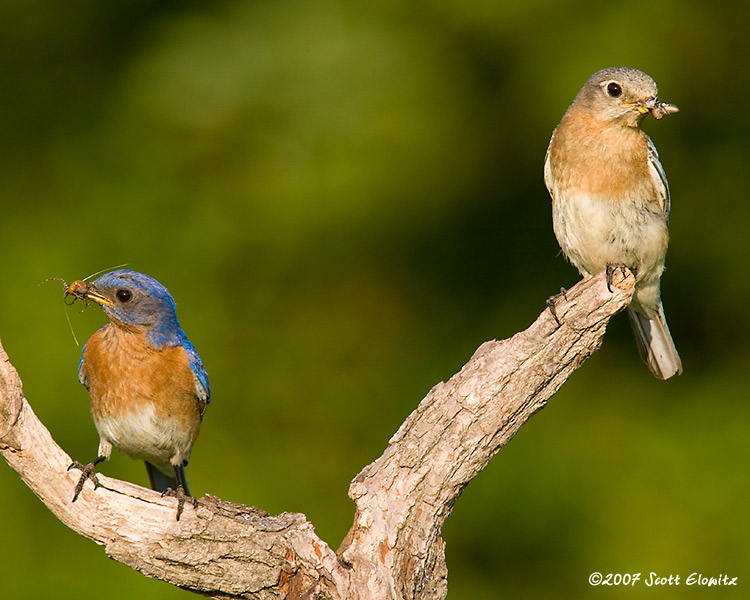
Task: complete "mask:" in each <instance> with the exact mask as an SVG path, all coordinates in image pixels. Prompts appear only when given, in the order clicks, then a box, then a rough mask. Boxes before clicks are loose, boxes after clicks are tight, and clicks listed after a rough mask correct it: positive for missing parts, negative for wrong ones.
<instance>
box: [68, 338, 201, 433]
mask: <svg viewBox="0 0 750 600" xmlns="http://www.w3.org/2000/svg"><path fill="white" fill-rule="evenodd" d="M81 374H82V375H83V377H84V378H85V381H86V382H87V387H88V390H89V394H90V396H91V412H92V414H93V416H94V419H95V420H99V418H107V419H109V418H117V417H118V415H126V414H129V413H133V412H140V411H141V410H142V409H143V408H144V407H145V406H147V405H151V406H153V407H154V413H155V416H156V417H157V418H159V419H165V420H170V421H174V422H175V425H177V426H180V427H181V428H184V429H185V430H190V431H193V432H194V433H193V435H192V436H191V437H192V438H193V439H194V437H195V436H197V434H198V429H199V427H200V404H199V400H198V398H197V396H196V393H195V379H194V376H193V372H192V370H191V369H190V363H189V360H188V356H187V352H186V351H185V349H184V348H183V347H182V346H175V347H165V348H163V349H161V350H155V349H153V348H151V347H150V346H149V345H148V342H147V341H146V339H145V336H144V335H143V334H142V333H140V332H137V331H136V332H132V331H126V330H123V329H121V328H117V327H114V326H113V325H111V324H107V325H105V326H104V327H102V328H101V329H99V331H97V332H96V333H95V334H94V335H93V336H92V337H91V338H90V339H89V341H88V342H87V344H86V349H85V351H84V355H83V362H82V365H81Z"/></svg>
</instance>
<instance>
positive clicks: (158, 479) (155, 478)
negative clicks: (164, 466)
mask: <svg viewBox="0 0 750 600" xmlns="http://www.w3.org/2000/svg"><path fill="white" fill-rule="evenodd" d="M144 464H145V465H146V471H147V472H148V479H149V481H150V482H151V489H152V490H156V491H157V492H161V493H164V492H166V491H167V490H170V489H171V490H172V491H175V490H177V487H178V486H179V485H180V483H182V489H183V490H184V492H185V495H187V496H189V495H190V491H189V490H188V486H187V479H185V468H184V467H181V466H180V467H175V471H176V472H175V477H170V476H169V475H166V474H164V473H162V472H161V471H160V470H159V469H157V468H156V467H155V466H154V465H152V464H151V463H149V462H147V463H144ZM177 471H179V474H178V473H177ZM178 476H179V477H180V481H178V480H177V477H178Z"/></svg>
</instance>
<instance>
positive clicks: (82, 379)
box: [78, 342, 89, 389]
mask: <svg viewBox="0 0 750 600" xmlns="http://www.w3.org/2000/svg"><path fill="white" fill-rule="evenodd" d="M86 344H88V342H86ZM86 344H84V345H83V350H81V358H79V359H78V381H80V382H81V385H83V387H85V388H86V389H89V383H88V380H87V379H86V378H85V377H84V376H83V373H82V371H81V367H83V353H84V352H86Z"/></svg>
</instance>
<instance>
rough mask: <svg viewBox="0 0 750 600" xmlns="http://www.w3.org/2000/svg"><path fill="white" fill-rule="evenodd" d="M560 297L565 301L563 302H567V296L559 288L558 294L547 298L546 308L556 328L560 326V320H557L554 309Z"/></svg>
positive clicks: (563, 290)
mask: <svg viewBox="0 0 750 600" xmlns="http://www.w3.org/2000/svg"><path fill="white" fill-rule="evenodd" d="M560 296H562V297H563V298H564V299H565V302H567V301H568V296H567V294H566V293H565V288H560V293H559V294H555V295H554V296H551V297H549V298H547V308H549V312H550V314H551V315H552V318H553V319H555V323H557V325H558V326H560V325H561V323H560V319H558V318H557V309H556V308H555V307H556V305H557V300H558V299H559V298H560Z"/></svg>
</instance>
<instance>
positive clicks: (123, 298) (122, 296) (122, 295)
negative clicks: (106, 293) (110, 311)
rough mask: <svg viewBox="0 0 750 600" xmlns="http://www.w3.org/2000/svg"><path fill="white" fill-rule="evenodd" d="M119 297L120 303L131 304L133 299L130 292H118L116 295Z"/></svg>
mask: <svg viewBox="0 0 750 600" xmlns="http://www.w3.org/2000/svg"><path fill="white" fill-rule="evenodd" d="M115 296H117V299H118V300H119V301H120V302H129V301H130V299H131V298H132V297H133V294H132V293H130V292H129V291H128V290H117V293H116V294H115Z"/></svg>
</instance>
